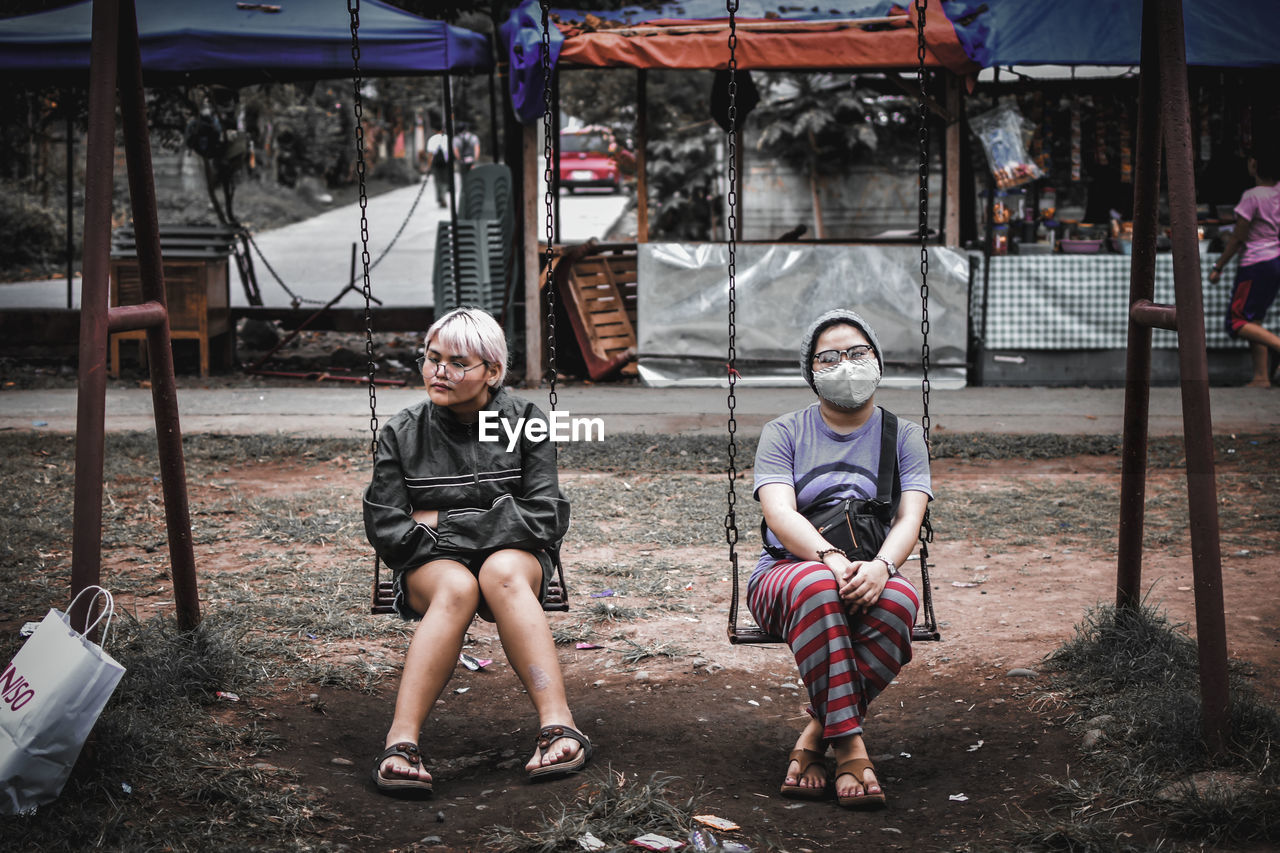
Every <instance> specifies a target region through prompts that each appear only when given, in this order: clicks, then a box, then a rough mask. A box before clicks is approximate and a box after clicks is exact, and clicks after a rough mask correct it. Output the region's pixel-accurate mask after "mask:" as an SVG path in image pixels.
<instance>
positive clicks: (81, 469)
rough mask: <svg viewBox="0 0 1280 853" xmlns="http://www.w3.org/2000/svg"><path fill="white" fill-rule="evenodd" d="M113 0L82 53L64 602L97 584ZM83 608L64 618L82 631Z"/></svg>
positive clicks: (99, 1)
mask: <svg viewBox="0 0 1280 853" xmlns="http://www.w3.org/2000/svg"><path fill="white" fill-rule="evenodd" d="M118 24H119V17H118V12H117V9H116V3H115V0H95V2H94V4H93V34H94V38H93V42H92V45H91V47H90V49H89V133H88V140H87V143H86V145H85V177H84V250H83V262H82V266H81V269H82V273H81V284H80V350H79V377H78V380H77V393H76V475H75V477H76V479H75V502H74V507H73V510H72V539H71V594H72V596H75V595H77V594H78V593H79V592H80V591H81V590H82V589H84V588H85V587H87V586H93V585H94V584H96V583H98V581H99V580H100V579H101V571H102V461H103V454H104V444H105V436H104V430H105V424H106V412H107V299H108V293H107V277H108V274H109V270H108V258H109V254H110V251H111V192H112V180H111V176H112V171H113V169H114V166H115V139H116V118H115V103H116V33H117V28H118ZM88 608H89V603H88V602H87V601H82V602H80V603H79V604H78V605H77V606H76V607H75V608H73V609H72V612H71V613H70V614H69V615H70V618H71V624H72V625H73V626H76V627H79V628H84V627H85V625H86V624H87V619H86V617H87V615H88Z"/></svg>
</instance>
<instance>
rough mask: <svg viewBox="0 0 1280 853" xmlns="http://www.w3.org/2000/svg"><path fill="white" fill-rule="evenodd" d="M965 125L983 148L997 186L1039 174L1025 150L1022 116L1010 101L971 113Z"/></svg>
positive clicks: (1033, 178)
mask: <svg viewBox="0 0 1280 853" xmlns="http://www.w3.org/2000/svg"><path fill="white" fill-rule="evenodd" d="M969 127H970V129H972V130H973V132H974V134H975V135H976V136H977V137H978V140H979V141H980V142H981V143H982V148H983V150H984V151H986V152H987V162H988V163H989V164H990V166H991V174H992V175H993V176H994V177H995V179H996V186H998V187H999V188H1000V189H1009V188H1010V187H1016V186H1019V185H1020V184H1025V183H1027V182H1028V181H1033V180H1035V179H1036V178H1038V177H1040V176H1041V175H1042V174H1043V172H1041V171H1040V167H1039V166H1037V165H1036V163H1035V161H1034V160H1032V159H1031V156H1030V154H1029V153H1028V152H1027V145H1026V140H1025V136H1024V124H1023V120H1022V116H1021V115H1020V114H1019V113H1018V110H1017V108H1016V107H1014V106H1013V105H1012V104H1001V105H1000V106H998V107H996V108H995V109H993V110H989V111H987V112H985V113H983V114H982V115H977V116H974V117H973V118H971V119H969Z"/></svg>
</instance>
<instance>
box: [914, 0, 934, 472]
mask: <svg viewBox="0 0 1280 853" xmlns="http://www.w3.org/2000/svg"><path fill="white" fill-rule="evenodd" d="M928 7H929V0H916V58H917V59H918V60H919V63H918V64H917V65H916V82H917V83H918V84H919V86H920V338H921V344H920V370H921V379H920V394H921V397H922V398H923V404H924V414H923V416H922V417H921V418H920V426H922V427H924V442H925V447H926V448H927V449H929V450H930V452H932V448H931V447H930V446H929V426H930V424H929V247H928V246H927V245H926V240H927V239H928V236H929V109H928V97H929V96H928V92H927V91H926V89H925V67H924V57H925V41H924V18H925V10H926V9H928Z"/></svg>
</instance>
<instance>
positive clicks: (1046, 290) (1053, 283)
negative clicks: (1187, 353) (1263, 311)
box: [971, 252, 1246, 350]
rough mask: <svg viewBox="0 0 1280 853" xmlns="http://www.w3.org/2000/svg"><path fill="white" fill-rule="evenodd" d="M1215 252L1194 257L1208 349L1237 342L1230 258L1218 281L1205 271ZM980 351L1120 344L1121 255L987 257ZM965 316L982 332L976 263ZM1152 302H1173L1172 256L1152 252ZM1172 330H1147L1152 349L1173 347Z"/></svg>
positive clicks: (1123, 317)
mask: <svg viewBox="0 0 1280 853" xmlns="http://www.w3.org/2000/svg"><path fill="white" fill-rule="evenodd" d="M1217 259H1218V255H1217V254H1204V255H1201V256H1200V265H1201V282H1202V283H1203V284H1202V288H1201V290H1202V293H1203V294H1204V325H1205V342H1206V344H1207V346H1208V347H1209V348H1210V349H1220V348H1227V347H1243V346H1245V345H1246V344H1245V342H1244V341H1240V340H1235V339H1232V338H1231V337H1229V336H1228V335H1227V332H1226V321H1225V316H1226V311H1227V303H1228V302H1229V301H1230V298H1231V285H1232V283H1233V282H1234V281H1235V271H1236V260H1235V259H1232V261H1231V262H1230V263H1228V264H1227V268H1226V269H1225V270H1224V271H1223V273H1222V278H1221V280H1220V281H1219V282H1218V283H1217V284H1210V283H1209V271H1210V268H1211V267H1212V266H1213V264H1214V262H1215V261H1216V260H1217ZM989 262H990V264H991V274H990V279H989V289H990V293H989V296H988V298H987V300H986V309H987V316H986V318H985V319H986V323H985V345H986V348H987V349H1037V350H1046V349H1051V350H1073V349H1123V348H1124V347H1125V346H1126V345H1127V343H1128V334H1129V262H1130V258H1129V256H1127V255H1028V256H1025V257H1018V256H1004V257H993V258H990V259H989ZM975 267H976V268H975V274H974V287H973V290H972V293H973V305H972V306H971V316H972V317H973V322H974V329H976V330H977V331H978V334H979V336H980V337H982V336H983V319H984V318H983V316H982V304H983V300H982V287H983V276H982V268H981V264H980V263H979V264H977V265H975ZM1154 301H1155V302H1158V303H1162V304H1172V303H1173V301H1174V300H1173V255H1172V254H1170V253H1168V252H1165V253H1162V254H1159V255H1157V256H1156V281H1155V297H1154ZM1177 342H1178V339H1177V335H1176V333H1174V332H1170V331H1167V330H1164V329H1153V330H1152V336H1151V343H1152V346H1154V347H1158V348H1161V349H1176V348H1177Z"/></svg>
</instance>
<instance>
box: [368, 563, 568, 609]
mask: <svg viewBox="0 0 1280 853" xmlns="http://www.w3.org/2000/svg"><path fill="white" fill-rule="evenodd" d="M395 602H396V587H395V583H394V582H393V581H389V580H381V579H379V578H378V576H377V574H376V573H375V575H374V581H373V605H372V606H371V607H370V608H369V612H370V613H372V614H373V615H374V616H379V615H382V614H386V613H395V612H396V608H395ZM542 609H543V610H544V611H546V612H547V613H568V612H569V595H568V592H567V591H566V590H565V586H564V567H563V566H562V565H560V558H559V557H557V558H556V573H555V575H554V576H553V577H552V578H551V579H550V580H548V581H547V594H546V596H545V597H544V598H543V599H542Z"/></svg>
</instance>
